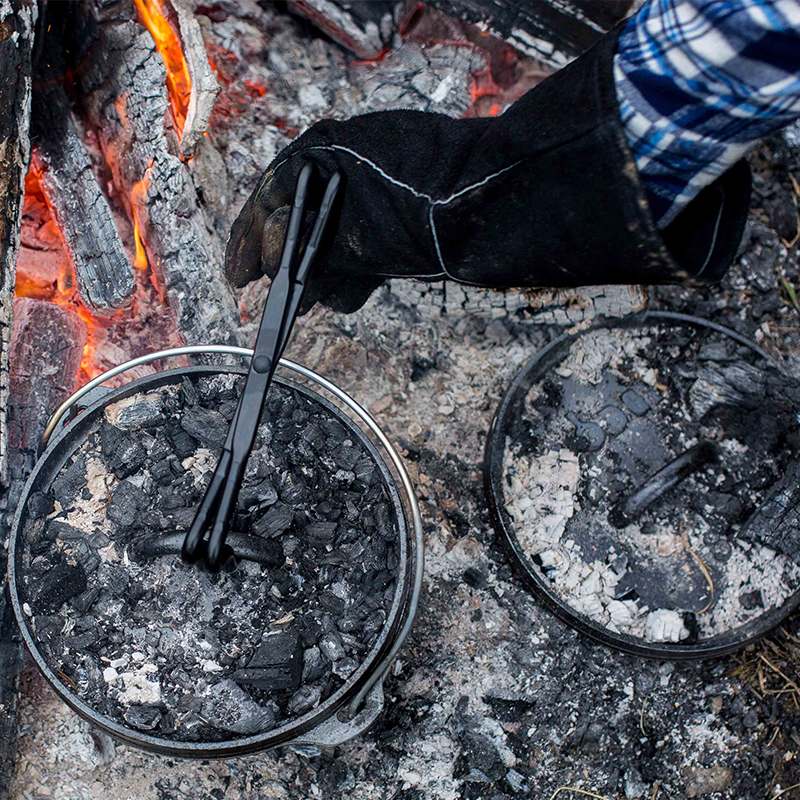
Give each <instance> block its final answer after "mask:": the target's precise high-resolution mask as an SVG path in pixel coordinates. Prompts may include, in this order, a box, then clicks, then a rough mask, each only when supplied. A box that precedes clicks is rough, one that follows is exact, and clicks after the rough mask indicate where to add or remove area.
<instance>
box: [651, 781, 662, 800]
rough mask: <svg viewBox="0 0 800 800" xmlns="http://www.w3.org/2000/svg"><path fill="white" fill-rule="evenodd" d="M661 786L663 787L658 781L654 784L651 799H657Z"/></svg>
mask: <svg viewBox="0 0 800 800" xmlns="http://www.w3.org/2000/svg"><path fill="white" fill-rule="evenodd" d="M660 788H661V784H660V783H659V782H658V781H656V782H655V783H654V784H653V796H652V797H651V798H650V800H656V795H657V794H658V790H659V789H660Z"/></svg>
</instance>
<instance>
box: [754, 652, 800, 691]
mask: <svg viewBox="0 0 800 800" xmlns="http://www.w3.org/2000/svg"><path fill="white" fill-rule="evenodd" d="M758 657H759V658H760V659H761V660H762V661H763V662H764V663H765V664H766V665H767V666H768V667H769V668H770V669H771V670H772V671H773V672H777V673H778V675H780V676H781V678H783V679H784V680H785V681H786V684H787V685H788V686H791V687H792V688H793V689H794V690H795V691H796V692H799V691H800V688H798V686H797V684H796V683H795V682H794V681H793V680H792V679H791V678H789V677H787V676H786V674H785V673H783V672H781V671H780V670H779V669H778V668H777V667H776V666H775V665H774V664H773V663H771V662H770V660H769V659H768V658H767V657H766V656H765V655H764V654H763V653H759V654H758Z"/></svg>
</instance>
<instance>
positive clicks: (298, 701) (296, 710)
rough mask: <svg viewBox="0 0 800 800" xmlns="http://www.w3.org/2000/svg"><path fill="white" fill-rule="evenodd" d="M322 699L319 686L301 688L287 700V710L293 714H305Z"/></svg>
mask: <svg viewBox="0 0 800 800" xmlns="http://www.w3.org/2000/svg"><path fill="white" fill-rule="evenodd" d="M321 699H322V689H320V687H319V686H308V685H306V686H301V687H300V688H299V689H298V690H297V691H296V692H295V693H294V694H293V695H292V697H291V699H290V700H289V710H290V711H291V712H292V713H293V714H297V715H298V716H299V715H300V714H305V713H306V712H307V711H311V709H312V708H314V706H315V705H317V703H319V701H320V700H321Z"/></svg>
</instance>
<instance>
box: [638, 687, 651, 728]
mask: <svg viewBox="0 0 800 800" xmlns="http://www.w3.org/2000/svg"><path fill="white" fill-rule="evenodd" d="M649 699H650V695H647V696H646V697H645V698H644V700H643V701H642V710H641V711H640V712H639V730H640V731H641V732H642V736H647V731H646V730H645V729H644V709H645V706H646V705H647V701H648V700H649Z"/></svg>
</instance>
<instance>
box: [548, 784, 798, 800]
mask: <svg viewBox="0 0 800 800" xmlns="http://www.w3.org/2000/svg"><path fill="white" fill-rule="evenodd" d="M789 788H790V789H791V788H793V787H791V786H790V787H789ZM560 792H576V793H577V794H582V795H585V796H586V797H594V798H595V800H611V798H610V797H605V796H604V795H602V794H594V792H587V791H585V790H584V789H573V787H572V786H559V787H558V789H556V790H555V791H554V792H553V794H551V795H550V800H554V798H555V797H556V795H558V794H559V793H560Z"/></svg>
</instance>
